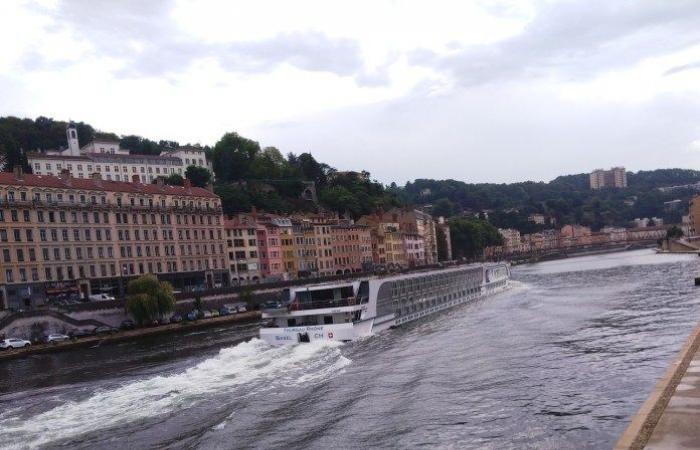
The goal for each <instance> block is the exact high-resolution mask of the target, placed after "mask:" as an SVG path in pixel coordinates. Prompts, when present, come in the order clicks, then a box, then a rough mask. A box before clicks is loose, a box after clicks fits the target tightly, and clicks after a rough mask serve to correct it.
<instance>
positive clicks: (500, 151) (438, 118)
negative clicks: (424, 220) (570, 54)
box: [253, 82, 700, 183]
mask: <svg viewBox="0 0 700 450" xmlns="http://www.w3.org/2000/svg"><path fill="white" fill-rule="evenodd" d="M698 114H700V99H698V98H697V97H692V98H688V97H687V96H685V95H662V96H659V97H656V98H654V99H652V100H650V101H648V102H645V103H643V104H624V103H586V104H580V103H576V102H571V101H566V100H563V99H561V98H558V97H556V96H552V95H551V94H550V93H549V91H548V89H547V87H546V83H544V82H542V83H527V84H520V83H511V84H508V85H507V86H503V85H499V86H490V85H482V86H478V87H474V86H471V87H469V88H467V87H458V88H457V89H456V90H455V91H453V92H451V93H450V94H449V95H442V96H432V97H428V96H426V95H424V92H423V91H422V90H418V91H416V92H415V93H413V94H412V95H410V96H407V97H404V98H401V99H397V100H394V101H390V102H385V103H381V104H372V105H366V106H358V107H352V108H345V109H343V110H339V111H336V112H334V113H324V114H322V115H319V116H317V117H311V118H305V119H304V120H303V121H300V122H299V123H296V124H294V126H284V127H282V126H275V124H263V125H261V126H260V127H258V128H257V129H256V130H255V133H253V134H255V135H256V136H257V137H258V139H260V140H262V141H263V142H266V143H270V144H272V143H274V144H275V145H277V146H278V147H279V148H282V149H285V151H295V152H298V151H311V152H312V153H313V154H314V155H315V156H316V157H317V158H318V159H320V160H322V161H326V162H328V163H329V164H331V165H332V166H334V167H337V168H338V169H339V170H350V169H358V168H367V169H369V170H370V171H371V172H372V175H373V177H376V178H377V179H379V180H381V181H382V182H385V183H389V182H391V181H396V182H399V183H403V182H405V181H408V180H413V179H415V178H438V179H440V178H442V179H445V178H453V179H457V180H464V181H468V182H513V181H524V180H527V179H530V180H535V181H540V180H551V179H553V178H555V177H556V176H559V175H563V174H567V173H582V172H586V171H588V170H592V169H594V168H596V167H610V166H615V165H625V166H626V167H627V168H628V169H629V170H634V171H637V170H642V169H643V170H648V169H654V168H662V167H695V166H697V164H698V163H700V155H697V154H693V155H689V154H688V153H687V152H686V151H685V150H684V149H686V148H687V147H688V142H691V141H693V140H694V139H697V138H698V126H697V123H696V120H695V118H696V117H697V116H698ZM349 124H350V125H349ZM349 126H350V127H351V129H352V130H357V132H351V133H348V127H349ZM397 160H399V161H401V163H400V164H397V162H396V161H397Z"/></svg>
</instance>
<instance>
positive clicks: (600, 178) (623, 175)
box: [589, 167, 627, 189]
mask: <svg viewBox="0 0 700 450" xmlns="http://www.w3.org/2000/svg"><path fill="white" fill-rule="evenodd" d="M589 181H590V186H591V189H602V188H611V187H612V188H626V187H627V171H626V170H625V168H624V167H613V168H612V169H610V170H603V169H596V170H594V171H593V172H591V173H590V175H589Z"/></svg>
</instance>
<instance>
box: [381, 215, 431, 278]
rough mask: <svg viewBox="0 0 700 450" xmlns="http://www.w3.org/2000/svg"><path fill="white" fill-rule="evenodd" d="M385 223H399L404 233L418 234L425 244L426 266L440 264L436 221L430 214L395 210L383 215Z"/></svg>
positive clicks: (382, 218)
mask: <svg viewBox="0 0 700 450" xmlns="http://www.w3.org/2000/svg"><path fill="white" fill-rule="evenodd" d="M381 221H382V222H384V223H398V224H399V230H400V231H401V232H403V233H408V234H417V235H418V236H420V237H421V238H422V239H423V241H424V243H425V264H435V263H437V262H438V250H437V234H436V229H435V220H433V218H432V216H431V215H430V214H427V213H424V212H422V211H419V210H417V209H401V208H393V209H391V210H390V211H388V212H385V213H383V214H382V215H381Z"/></svg>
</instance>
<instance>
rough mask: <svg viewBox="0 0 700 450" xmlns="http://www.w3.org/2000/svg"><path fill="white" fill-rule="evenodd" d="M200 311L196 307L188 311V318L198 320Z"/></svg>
mask: <svg viewBox="0 0 700 450" xmlns="http://www.w3.org/2000/svg"><path fill="white" fill-rule="evenodd" d="M199 314H200V313H199V311H198V310H196V309H193V310H192V311H190V312H188V313H187V320H197V319H199Z"/></svg>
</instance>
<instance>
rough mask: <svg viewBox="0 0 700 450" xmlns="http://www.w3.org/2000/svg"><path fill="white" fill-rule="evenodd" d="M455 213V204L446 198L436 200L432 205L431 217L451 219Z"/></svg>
mask: <svg viewBox="0 0 700 450" xmlns="http://www.w3.org/2000/svg"><path fill="white" fill-rule="evenodd" d="M454 213H455V204H454V203H452V202H451V201H450V199H448V198H444V197H443V198H441V199H438V200H437V201H436V202H435V203H433V216H435V217H440V216H442V217H452V216H453V215H454Z"/></svg>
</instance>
